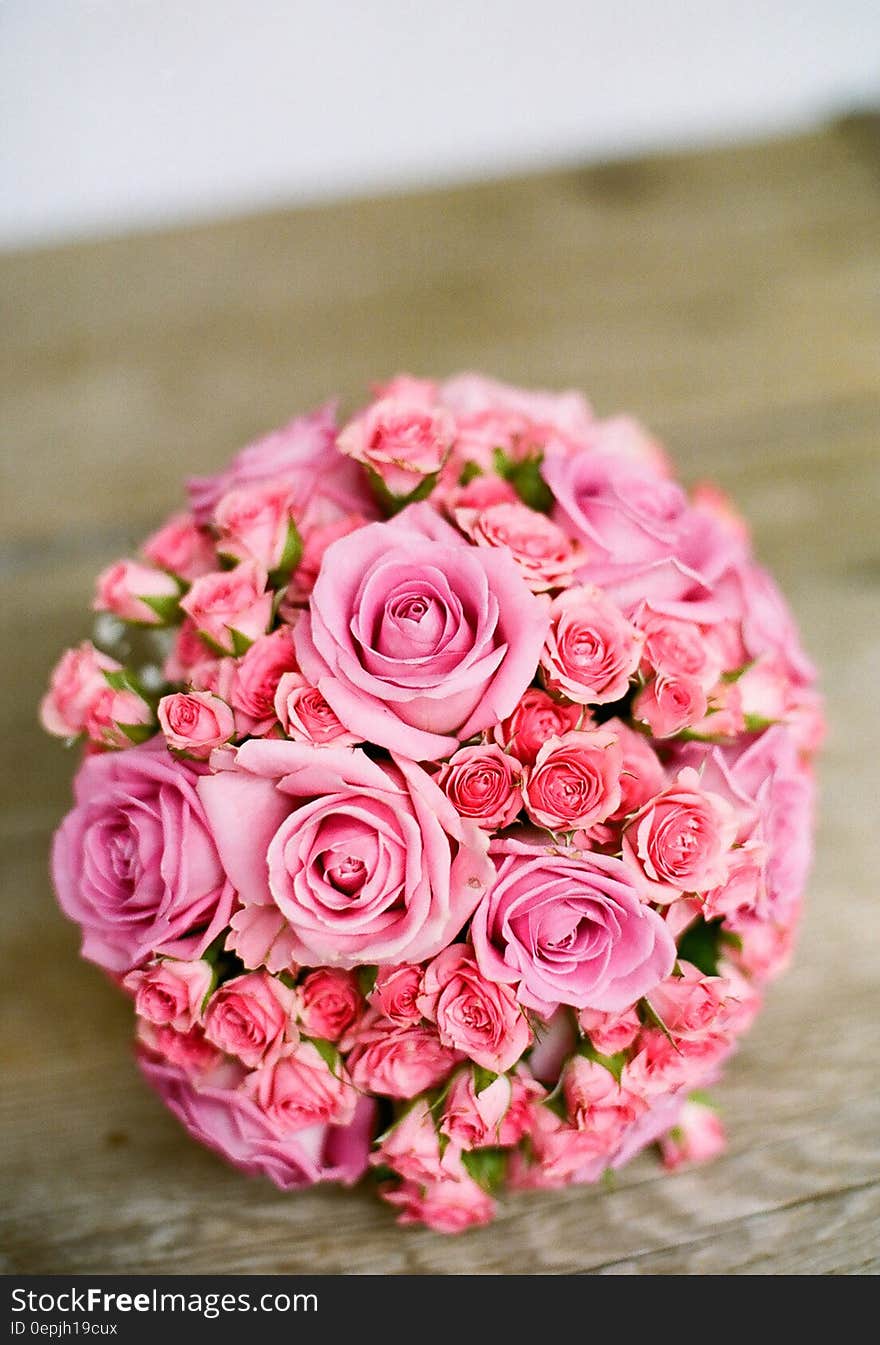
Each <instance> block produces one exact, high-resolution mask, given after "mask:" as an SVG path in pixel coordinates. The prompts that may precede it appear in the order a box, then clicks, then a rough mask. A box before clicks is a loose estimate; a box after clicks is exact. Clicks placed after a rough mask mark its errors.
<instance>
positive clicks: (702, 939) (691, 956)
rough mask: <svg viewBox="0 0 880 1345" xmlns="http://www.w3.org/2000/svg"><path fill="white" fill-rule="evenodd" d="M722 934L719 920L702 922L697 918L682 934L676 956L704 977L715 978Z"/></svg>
mask: <svg viewBox="0 0 880 1345" xmlns="http://www.w3.org/2000/svg"><path fill="white" fill-rule="evenodd" d="M723 932H724V931H723V930H722V927H721V921H720V920H704V919H703V917H702V916H698V917H697V919H696V920H695V921H694V923H693V924H692V925H691V926H689V928H688V929H686V930H685V932H684V934H682V936H681V941H680V942H679V945H678V956H679V957H680V958H682V959H683V961H685V962H692V963H693V964H694V966H695V967H697V968H698V969H699V970H700V971H701V972H702V973H703V975H704V976H717V975H718V959H719V957H720V955H721V942H722V934H723Z"/></svg>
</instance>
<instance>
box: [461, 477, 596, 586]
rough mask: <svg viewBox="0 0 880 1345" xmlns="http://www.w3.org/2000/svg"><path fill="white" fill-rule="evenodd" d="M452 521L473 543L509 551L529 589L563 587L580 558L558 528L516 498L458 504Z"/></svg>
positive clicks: (567, 583)
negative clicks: (475, 506)
mask: <svg viewBox="0 0 880 1345" xmlns="http://www.w3.org/2000/svg"><path fill="white" fill-rule="evenodd" d="M455 521H456V523H457V524H458V526H459V527H460V528H461V530H462V532H464V533H466V534H467V536H468V537H469V538H470V539H471V541H472V542H475V543H476V545H477V546H489V547H504V548H505V549H506V550H507V551H509V552H510V554H511V556H512V557H513V559H514V560H515V561H516V564H517V567H518V569H519V572H520V574H521V575H522V577H523V579H524V580H525V581H526V583H527V584H528V586H529V588H530V589H531V590H532V592H533V593H545V592H546V591H547V590H548V589H551V588H567V587H568V585H569V584H570V583H571V581H572V575H573V573H574V571H575V570H576V569H577V566H578V565H579V564H580V563H581V562H582V559H583V558H582V556H581V554H580V552H579V550H578V548H577V547H576V546H575V545H574V543H573V542H572V541H571V539H570V538H568V537H567V536H566V535H565V533H564V532H563V531H562V529H561V528H559V527H557V525H556V524H555V523H554V522H553V521H552V520H551V519H549V518H547V516H546V514H539V513H538V512H537V510H535V509H529V508H528V506H527V505H525V504H523V503H522V502H521V501H520V500H515V501H513V502H510V503H508V502H504V503H501V504H492V505H489V506H488V507H487V508H484V509H468V508H467V507H464V506H461V505H459V507H458V508H457V509H456V510H455Z"/></svg>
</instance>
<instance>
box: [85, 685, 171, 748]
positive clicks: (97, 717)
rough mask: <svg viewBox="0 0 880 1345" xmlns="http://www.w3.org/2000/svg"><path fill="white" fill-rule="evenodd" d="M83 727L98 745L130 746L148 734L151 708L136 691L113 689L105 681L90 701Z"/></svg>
mask: <svg viewBox="0 0 880 1345" xmlns="http://www.w3.org/2000/svg"><path fill="white" fill-rule="evenodd" d="M85 730H86V733H87V734H88V736H89V738H90V739H91V740H92V742H93V743H100V745H101V746H102V747H131V745H132V743H137V742H144V741H145V739H147V738H150V737H152V735H153V733H154V732H155V724H154V721H153V711H152V708H151V706H149V705H148V704H147V702H146V701H145V700H144V699H143V697H142V696H139V695H138V693H137V692H136V691H129V690H127V689H125V690H122V691H114V690H113V688H112V687H109V686H107V685H106V684H105V686H104V689H103V691H101V692H99V693H98V695H97V696H96V697H95V699H94V701H93V702H92V705H91V708H90V710H89V713H88V716H87V718H86V723H85Z"/></svg>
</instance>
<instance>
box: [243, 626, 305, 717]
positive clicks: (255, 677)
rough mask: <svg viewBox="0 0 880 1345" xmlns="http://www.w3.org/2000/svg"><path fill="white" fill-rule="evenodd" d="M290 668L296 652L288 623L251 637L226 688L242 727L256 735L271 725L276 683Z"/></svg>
mask: <svg viewBox="0 0 880 1345" xmlns="http://www.w3.org/2000/svg"><path fill="white" fill-rule="evenodd" d="M294 668H296V656H295V654H294V652H293V635H292V632H291V630H290V627H289V626H282V627H281V629H280V630H276V631H273V632H272V634H271V635H261V636H260V637H259V639H256V640H254V642H253V644H252V645H251V647H250V649H248V650H247V652H246V653H245V655H244V658H241V659H239V660H238V661H237V662H236V664H235V675H234V677H233V679H232V688H231V692H230V697H231V700H232V704H233V705H234V706H235V708H236V710H237V711H238V715H239V718H240V720H241V729H242V731H244V732H247V733H251V734H254V735H259V734H262V733H266V732H267V731H268V730H269V729H270V728H272V726H273V725H274V724H275V722H276V719H277V712H276V708H275V698H276V694H277V691H278V684H279V682H280V681H281V678H282V677H283V676H284V675H285V673H289V672H292V670H293V669H294Z"/></svg>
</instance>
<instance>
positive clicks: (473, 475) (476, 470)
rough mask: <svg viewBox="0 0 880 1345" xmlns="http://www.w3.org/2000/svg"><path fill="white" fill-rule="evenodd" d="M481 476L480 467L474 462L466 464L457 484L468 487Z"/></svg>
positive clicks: (481, 470)
mask: <svg viewBox="0 0 880 1345" xmlns="http://www.w3.org/2000/svg"><path fill="white" fill-rule="evenodd" d="M482 475H483V469H482V467H479V466H478V465H477V464H476V463H475V462H466V463H465V465H464V466H463V467H462V469H461V472H460V473H459V477H458V484H459V485H460V486H469V485H470V484H471V482H472V481H476V479H477V477H478V476H482Z"/></svg>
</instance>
